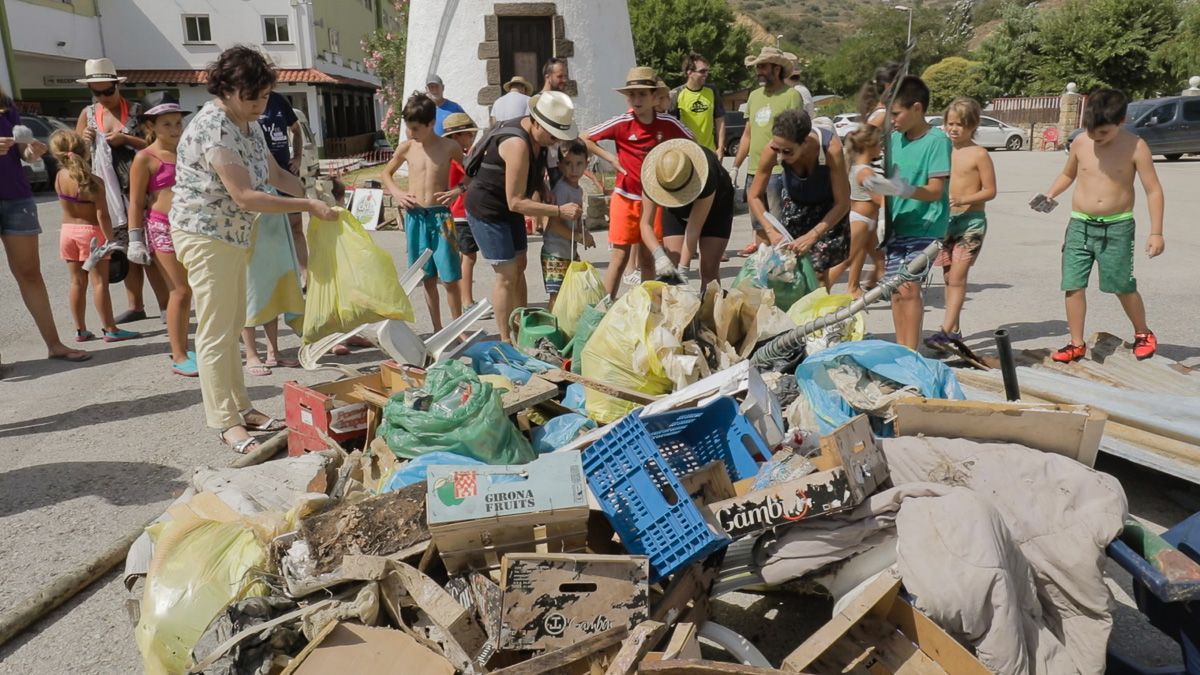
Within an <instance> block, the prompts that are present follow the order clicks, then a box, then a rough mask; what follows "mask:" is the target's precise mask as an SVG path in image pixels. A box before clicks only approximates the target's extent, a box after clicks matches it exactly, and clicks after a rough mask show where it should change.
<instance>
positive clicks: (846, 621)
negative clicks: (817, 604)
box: [783, 573, 900, 673]
mask: <svg viewBox="0 0 1200 675" xmlns="http://www.w3.org/2000/svg"><path fill="white" fill-rule="evenodd" d="M899 592H900V580H899V579H896V578H894V577H892V576H891V575H889V574H886V573H885V574H881V575H880V576H879V577H878V578H876V579H875V581H873V582H871V584H870V585H868V586H867V587H866V589H864V590H863V592H862V594H860V595H859V596H858V598H856V599H855V600H854V602H852V603H850V605H849V606H848V607H846V609H844V610H842V612H841V613H840V614H838V615H837V616H835V617H833V618H832V619H830V620H829V622H828V623H826V624H825V625H824V626H821V628H820V629H819V630H817V632H816V633H813V634H812V636H810V637H809V638H808V639H807V640H805V641H804V642H803V643H802V644H801V645H800V646H799V647H797V648H796V649H795V650H794V651H792V653H791V654H788V656H787V658H785V659H784V660H783V669H784V670H786V671H788V672H792V673H799V672H804V671H805V670H808V669H809V667H810V665H811V664H812V663H813V662H814V661H816V660H817V659H818V658H820V656H821V655H822V654H824V653H825V652H826V651H827V650H829V648H830V647H832V646H833V645H834V644H835V643H837V642H838V641H839V640H841V639H842V637H843V636H845V635H846V634H847V633H849V631H850V629H851V628H852V627H854V626H855V625H856V624H857V623H858V622H859V621H861V620H862V619H863V617H865V616H867V614H869V613H871V610H872V609H873V608H875V607H876V606H877V605H878V606H881V607H889V608H890V606H891V605H892V604H893V603H894V602H895V601H896V595H897V594H898V593H899Z"/></svg>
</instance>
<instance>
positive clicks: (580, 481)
mask: <svg viewBox="0 0 1200 675" xmlns="http://www.w3.org/2000/svg"><path fill="white" fill-rule="evenodd" d="M586 485H587V484H586V482H585V479H584V475H583V465H582V463H581V462H580V455H579V453H578V452H558V453H553V454H549V455H545V456H542V457H540V458H538V459H536V460H534V461H533V462H530V463H529V464H521V465H516V466H478V467H462V466H437V465H433V466H430V467H429V479H428V490H427V495H426V500H427V503H428V505H429V509H430V521H431V522H430V526H429V527H430V531H431V533H432V536H433V540H434V542H435V543H436V544H437V547H438V550H439V552H440V553H441V557H442V561H443V562H444V563H445V565H446V569H447V570H448V571H449V572H450V573H452V574H454V573H458V572H461V571H465V570H468V569H474V570H486V569H494V568H497V567H499V566H500V561H501V559H502V558H503V556H504V554H505V553H508V552H522V551H534V550H539V547H541V548H544V549H545V552H548V553H549V552H555V553H564V552H574V551H582V550H583V549H584V548H585V547H586V546H587V537H588V514H589V509H588V505H587V490H586Z"/></svg>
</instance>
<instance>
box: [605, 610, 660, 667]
mask: <svg viewBox="0 0 1200 675" xmlns="http://www.w3.org/2000/svg"><path fill="white" fill-rule="evenodd" d="M666 632H667V625H666V624H665V623H660V622H658V621H643V622H641V623H639V624H638V625H637V626H636V627H634V629H633V630H632V631H630V632H629V638H628V639H626V640H625V642H624V644H622V646H621V651H619V652H617V655H616V657H614V658H613V662H612V663H611V664H609V666H608V670H606V671H604V675H633V674H634V673H636V672H637V667H638V663H640V662H641V660H642V657H644V656H645V655H646V652H649V651H650V650H651V649H653V648H654V645H656V644H658V641H659V640H660V639H662V636H663V635H665V634H666Z"/></svg>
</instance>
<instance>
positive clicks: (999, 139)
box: [975, 115, 1029, 150]
mask: <svg viewBox="0 0 1200 675" xmlns="http://www.w3.org/2000/svg"><path fill="white" fill-rule="evenodd" d="M975 142H976V143H978V144H979V145H981V146H983V147H985V148H987V149H989V150H991V149H994V148H1004V149H1006V150H1020V149H1021V148H1024V147H1026V146H1028V145H1029V131H1028V130H1027V129H1022V128H1020V127H1014V126H1013V125H1011V124H1008V123H1007V122H1001V121H1000V120H998V119H996V118H995V117H988V116H987V115H984V116H982V117H980V118H979V128H978V129H976V130H975Z"/></svg>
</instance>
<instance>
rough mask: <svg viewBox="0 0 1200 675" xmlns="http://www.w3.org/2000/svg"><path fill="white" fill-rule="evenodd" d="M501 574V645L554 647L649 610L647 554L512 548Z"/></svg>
mask: <svg viewBox="0 0 1200 675" xmlns="http://www.w3.org/2000/svg"><path fill="white" fill-rule="evenodd" d="M500 574H501V577H500V578H501V586H502V589H503V593H504V599H503V609H502V614H501V620H500V646H501V648H502V649H517V650H523V649H558V648H560V647H566V646H569V645H571V644H574V643H576V642H579V641H580V640H583V639H585V638H587V637H590V636H592V635H596V634H597V633H602V632H604V631H606V630H609V629H611V628H617V627H620V626H633V625H635V624H637V623H639V622H641V621H645V620H646V618H647V617H648V616H649V580H650V561H649V559H648V558H646V557H645V556H624V555H613V556H609V555H566V554H510V555H507V556H505V557H504V564H503V566H502V567H501V573H500Z"/></svg>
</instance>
